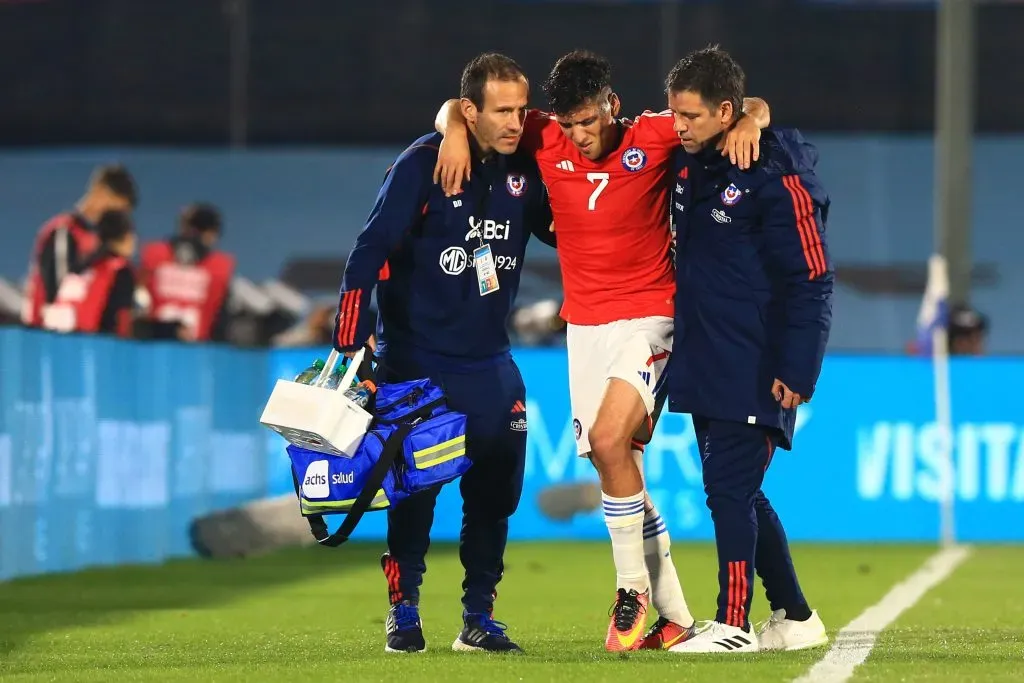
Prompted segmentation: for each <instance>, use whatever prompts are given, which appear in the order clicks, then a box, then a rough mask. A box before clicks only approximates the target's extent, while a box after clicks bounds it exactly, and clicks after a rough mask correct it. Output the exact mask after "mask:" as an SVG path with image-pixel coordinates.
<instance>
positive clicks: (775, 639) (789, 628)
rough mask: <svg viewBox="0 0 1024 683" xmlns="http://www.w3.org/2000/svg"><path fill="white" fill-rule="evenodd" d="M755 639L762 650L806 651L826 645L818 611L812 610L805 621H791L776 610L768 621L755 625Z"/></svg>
mask: <svg viewBox="0 0 1024 683" xmlns="http://www.w3.org/2000/svg"><path fill="white" fill-rule="evenodd" d="M757 638H758V640H759V641H760V642H761V649H762V650H786V651H793V650H807V649H810V648H812V647H820V646H821V645H825V644H827V643H828V634H827V633H826V632H825V624H823V623H821V617H819V616H818V610H812V611H811V617H810V619H808V620H807V621H793V620H792V619H787V618H786V610H784V609H777V610H775V611H774V612H772V616H771V618H770V619H768V620H767V621H764V622H761V623H760V624H758V625H757Z"/></svg>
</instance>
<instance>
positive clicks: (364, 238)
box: [334, 140, 437, 351]
mask: <svg viewBox="0 0 1024 683" xmlns="http://www.w3.org/2000/svg"><path fill="white" fill-rule="evenodd" d="M436 155H437V147H436V145H435V144H433V143H432V142H425V141H423V140H420V141H417V142H416V143H415V144H413V145H412V146H411V147H409V148H408V149H407V150H405V151H404V152H402V154H401V155H400V156H399V157H398V159H397V161H395V164H394V165H393V166H392V167H391V168H390V169H389V170H388V172H387V175H386V177H385V178H384V184H383V185H381V188H380V190H379V191H378V192H377V200H376V202H374V205H373V210H372V211H370V216H369V218H367V220H366V225H365V227H364V228H363V230H362V232H360V233H359V237H357V238H356V243H355V246H354V247H353V248H352V252H351V253H350V254H349V257H348V263H346V265H345V274H344V276H343V277H342V280H341V292H340V294H341V299H340V302H339V305H338V314H337V316H336V317H335V323H336V324H335V336H334V347H335V348H336V349H338V350H339V351H352V350H355V349H358V348H360V347H361V346H362V345H363V344H364V343H365V342H366V340H367V339H368V338H369V336H370V333H371V331H372V321H367V320H366V318H367V316H366V312H367V310H368V309H369V307H370V292H371V291H372V290H373V288H374V286H375V285H376V284H377V281H378V279H379V278H380V274H381V271H382V270H383V269H384V266H385V264H386V263H387V260H388V256H389V255H390V254H391V252H392V251H394V250H395V248H396V247H398V245H399V244H400V243H401V241H402V238H403V237H404V236H405V234H406V232H407V231H408V230H409V229H410V228H411V227H412V226H413V225H415V224H416V222H417V221H418V220H419V219H420V217H421V216H422V215H423V212H424V209H425V207H426V204H427V200H428V198H429V196H430V187H431V171H432V169H433V168H434V160H435V158H436Z"/></svg>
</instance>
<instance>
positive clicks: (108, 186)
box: [21, 166, 138, 327]
mask: <svg viewBox="0 0 1024 683" xmlns="http://www.w3.org/2000/svg"><path fill="white" fill-rule="evenodd" d="M137 203H138V193H137V190H136V187H135V180H134V179H133V178H132V175H131V174H130V173H129V172H128V169H126V168H125V167H123V166H100V167H98V168H96V169H95V170H94V171H93V173H92V177H91V178H90V179H89V186H88V187H87V188H86V191H85V194H84V195H83V196H82V198H81V199H79V200H78V203H77V204H75V208H74V209H73V210H72V211H68V212H65V213H61V214H58V215H57V216H54V217H53V218H51V219H50V220H49V221H47V222H46V224H45V225H43V227H42V228H41V229H40V230H39V234H38V235H37V236H36V241H35V246H34V248H33V251H32V257H31V260H30V261H29V270H28V283H27V286H26V290H25V306H24V309H23V310H22V317H21V319H22V322H23V323H25V324H26V325H30V326H33V327H38V326H40V325H41V324H42V321H43V318H42V316H43V306H44V305H46V304H49V303H52V302H53V301H54V298H55V297H56V296H57V288H58V287H59V286H60V283H61V280H62V279H63V278H64V276H65V275H67V274H68V273H70V272H73V271H75V270H76V268H78V267H79V265H80V264H81V263H82V262H83V261H84V259H86V258H88V257H89V255H90V254H91V253H92V252H93V251H94V250H95V249H96V247H97V246H98V245H99V240H98V239H97V236H96V232H95V230H94V225H95V223H96V222H97V221H98V220H99V218H100V216H102V215H103V214H104V213H105V212H107V211H123V212H130V211H131V210H132V209H134V208H135V206H136V205H137Z"/></svg>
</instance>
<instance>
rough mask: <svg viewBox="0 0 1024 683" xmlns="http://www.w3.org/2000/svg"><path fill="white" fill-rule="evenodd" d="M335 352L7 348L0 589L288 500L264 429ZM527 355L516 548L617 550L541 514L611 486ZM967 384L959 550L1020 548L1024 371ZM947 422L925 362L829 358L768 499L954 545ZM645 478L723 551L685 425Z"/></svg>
mask: <svg viewBox="0 0 1024 683" xmlns="http://www.w3.org/2000/svg"><path fill="white" fill-rule="evenodd" d="M325 351H326V350H325V349H324V350H320V349H299V350H274V351H270V352H267V351H245V350H239V349H231V348H227V347H215V346H185V345H179V344H155V343H149V344H144V343H133V342H123V341H119V340H115V339H106V338H100V337H81V336H61V335H49V334H44V333H40V332H34V331H24V330H20V329H2V330H0V579H4V578H10V577H12V576H18V575H26V574H36V573H42V572H53V571H70V570H74V569H78V568H81V567H86V566H92V565H100V564H123V563H136V562H159V561H162V560H163V559H165V558H167V557H174V556H183V555H188V554H190V552H191V550H190V545H189V538H188V528H189V524H190V523H191V522H192V520H193V519H195V518H196V517H197V516H200V515H203V514H205V513H206V512H209V511H212V510H216V509H221V508H227V507H232V506H235V505H239V504H241V503H244V502H247V501H251V500H255V499H259V498H262V497H265V496H268V495H276V494H280V493H291V492H292V484H291V477H290V473H289V462H288V458H287V456H286V455H285V452H284V441H283V440H282V439H281V437H280V436H278V435H277V434H275V433H273V432H271V431H270V430H268V429H265V428H263V427H261V426H260V425H259V422H258V420H259V415H260V413H261V411H262V408H263V405H264V402H265V401H266V398H267V396H268V395H269V393H270V389H271V387H272V385H273V382H274V381H276V379H277V378H291V377H293V376H294V375H295V374H297V373H298V372H299V371H300V370H302V369H303V368H304V367H305V366H306V365H308V364H309V363H310V362H311V360H312V359H313V358H314V357H315V356H316V355H317V354H318V353H319V354H320V355H323V353H324V352H325ZM515 356H516V359H517V361H518V363H519V366H520V368H521V370H522V374H523V376H524V379H525V381H526V384H527V395H528V398H527V422H528V427H527V429H528V440H527V462H526V483H525V487H524V493H523V499H522V503H521V505H520V508H519V511H518V512H517V513H516V515H515V517H514V518H513V520H512V523H511V528H510V535H511V537H512V538H513V539H519V540H527V539H530V540H533V539H549V540H555V539H594V540H604V539H606V538H607V531H606V529H605V526H604V522H603V519H602V517H601V514H600V512H599V511H597V510H594V511H592V512H589V513H583V514H580V515H578V516H576V517H574V518H572V519H571V520H570V521H556V520H552V519H549V518H547V517H545V516H544V514H543V513H542V511H541V508H540V506H539V505H538V498H539V496H540V495H541V494H542V492H544V491H545V490H546V489H548V488H549V487H551V486H558V485H563V484H570V483H574V482H596V479H597V478H596V475H595V473H594V471H593V468H592V467H591V465H590V463H589V461H587V460H585V459H581V458H578V457H576V447H575V435H574V432H573V429H572V420H571V416H570V413H569V400H568V391H567V389H566V372H567V365H566V358H565V351H564V349H527V350H519V351H516V353H515ZM951 385H952V388H953V402H952V411H953V418H954V423H955V424H954V433H953V445H954V469H953V472H952V481H953V488H954V491H955V516H956V527H957V536H958V538H960V539H961V540H964V541H973V542H1021V541H1024V415H1022V412H1024V411H1022V408H1021V402H1020V401H1019V400H1018V398H1017V387H1019V386H1021V385H1024V359H1015V358H982V359H956V360H954V361H953V363H952V365H951ZM934 412H935V411H934V398H933V374H932V368H931V365H930V363H929V362H928V361H927V360H922V359H916V358H902V357H866V356H859V357H854V356H830V357H829V358H827V359H826V361H825V367H824V369H823V372H822V378H821V381H820V383H819V385H818V390H817V394H816V396H815V398H814V401H813V402H812V403H811V404H809V405H807V406H804V407H802V408H801V410H800V417H799V420H798V423H797V435H796V439H795V449H794V451H792V452H785V451H780V452H779V453H778V454H777V455H776V457H775V459H774V460H773V462H772V464H771V467H770V469H769V470H768V473H767V478H766V482H765V491H766V493H767V494H768V496H769V498H771V500H772V502H773V504H774V506H775V508H776V509H777V510H778V511H779V514H780V515H782V517H783V519H784V521H785V523H786V526H787V530H788V532H789V535H790V537H791V538H792V539H794V540H800V541H824V542H833V541H834V542H843V541H861V542H888V541H918V542H935V541H936V540H938V537H939V519H940V516H939V501H940V497H941V492H942V491H943V490H944V476H945V470H944V467H943V465H942V457H941V456H942V451H941V448H940V446H941V440H940V436H941V433H940V431H939V430H938V428H937V426H936V425H935V422H934V419H933V416H934ZM645 475H646V479H647V482H648V488H649V490H650V491H651V494H652V496H653V497H654V499H655V501H656V503H657V504H658V506H659V508H660V510H661V513H662V516H663V517H664V519H665V521H666V523H667V524H668V526H669V529H670V531H671V532H672V534H673V537H674V538H675V539H677V540H680V541H683V540H708V539H710V538H711V537H712V528H711V523H710V517H709V513H708V511H707V509H706V507H705V505H704V495H703V489H702V484H701V469H700V459H699V457H698V454H697V449H696V446H695V443H694V437H693V433H692V427H691V424H690V419H689V417H688V416H686V415H677V414H666V415H663V416H662V419H661V421H660V423H659V426H658V429H657V432H656V434H655V437H654V439H653V440H652V442H651V444H650V445H649V446H648V448H647V452H646V455H645ZM297 506H298V503H297V502H296V507H297ZM460 516H461V500H460V497H459V490H458V486H455V485H449V486H447V487H446V488H445V490H444V491H443V492H442V494H441V496H440V497H439V498H438V504H437V514H436V516H435V523H434V533H433V537H434V539H435V540H454V539H456V538H457V537H458V531H459V526H460ZM385 522H386V516H385V515H384V514H383V513H379V512H373V513H369V514H367V515H366V516H365V517H364V518H363V521H362V522H361V523H360V526H359V528H358V529H357V531H356V534H355V536H354V537H355V538H356V539H363V540H370V539H373V540H378V541H379V540H382V539H383V538H384V533H385ZM338 523H340V516H336V517H335V519H334V520H333V526H335V527H336V525H337V524H338Z"/></svg>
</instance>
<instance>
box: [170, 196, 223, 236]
mask: <svg viewBox="0 0 1024 683" xmlns="http://www.w3.org/2000/svg"><path fill="white" fill-rule="evenodd" d="M180 221H181V223H180V224H181V227H183V228H191V229H192V230H195V231H196V232H198V233H200V234H203V233H206V232H217V233H219V232H221V229H222V227H223V221H221V217H220V211H218V210H217V207H215V206H214V205H213V204H208V203H206V202H196V203H194V204H189V205H188V206H186V207H185V208H184V209H182V210H181V218H180Z"/></svg>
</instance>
